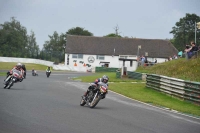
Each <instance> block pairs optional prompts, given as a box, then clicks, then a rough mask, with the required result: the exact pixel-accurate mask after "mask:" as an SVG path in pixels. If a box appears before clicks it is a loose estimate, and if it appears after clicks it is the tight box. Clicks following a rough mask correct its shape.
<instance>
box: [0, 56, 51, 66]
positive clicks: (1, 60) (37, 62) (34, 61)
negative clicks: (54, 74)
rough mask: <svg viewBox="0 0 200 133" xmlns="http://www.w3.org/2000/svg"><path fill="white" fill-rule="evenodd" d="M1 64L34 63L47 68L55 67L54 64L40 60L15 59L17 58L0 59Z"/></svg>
mask: <svg viewBox="0 0 200 133" xmlns="http://www.w3.org/2000/svg"><path fill="white" fill-rule="evenodd" d="M0 62H20V63H34V64H41V65H46V66H53V62H51V61H45V60H40V59H31V58H15V57H0Z"/></svg>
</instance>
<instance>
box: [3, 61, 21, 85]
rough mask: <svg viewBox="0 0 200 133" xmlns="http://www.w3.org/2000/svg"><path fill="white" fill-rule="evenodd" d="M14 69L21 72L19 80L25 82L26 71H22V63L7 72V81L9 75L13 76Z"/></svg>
mask: <svg viewBox="0 0 200 133" xmlns="http://www.w3.org/2000/svg"><path fill="white" fill-rule="evenodd" d="M14 69H15V70H18V71H20V75H19V79H18V80H19V81H20V82H21V81H22V80H23V78H24V76H23V75H24V70H23V69H22V64H21V63H17V65H16V66H14V67H13V68H12V69H11V70H10V71H8V72H7V77H6V79H7V78H8V76H9V75H12V71H13V70H14ZM6 79H5V80H6Z"/></svg>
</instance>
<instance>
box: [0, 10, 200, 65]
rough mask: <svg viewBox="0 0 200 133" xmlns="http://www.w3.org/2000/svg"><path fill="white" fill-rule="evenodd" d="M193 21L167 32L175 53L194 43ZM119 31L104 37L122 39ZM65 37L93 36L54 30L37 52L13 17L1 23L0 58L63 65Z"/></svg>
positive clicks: (31, 36) (199, 33) (195, 18)
mask: <svg viewBox="0 0 200 133" xmlns="http://www.w3.org/2000/svg"><path fill="white" fill-rule="evenodd" d="M195 22H200V17H199V16H197V15H196V14H188V13H187V14H186V16H185V17H183V18H180V20H179V21H178V22H176V24H175V26H174V27H172V30H171V31H170V33H171V34H173V38H172V39H170V41H171V42H172V44H173V45H174V46H175V47H176V48H177V49H178V50H183V49H184V48H185V45H186V44H187V43H189V42H190V41H194V39H195V26H196V25H195ZM118 29H119V28H118V26H117V27H115V33H110V34H107V35H105V36H104V37H122V36H121V35H120V33H119V32H118ZM67 34H70V35H84V36H93V33H91V32H90V31H88V30H85V29H84V28H81V27H75V28H71V29H69V30H68V31H67V32H66V33H61V34H60V35H59V34H58V33H57V32H56V31H54V33H53V35H48V37H49V39H48V40H46V41H45V42H44V44H43V48H42V49H41V50H40V49H39V45H37V42H36V37H35V33H34V31H30V34H28V33H27V29H26V27H24V26H22V25H21V24H20V22H19V21H17V20H16V19H15V18H14V17H12V18H11V20H10V21H9V22H8V21H6V22H4V23H3V24H0V56H4V57H22V58H36V59H42V60H49V61H54V62H57V63H59V62H63V61H64V49H65V45H64V44H66V35H67ZM124 38H128V37H127V36H125V37H124ZM196 42H197V44H200V30H196Z"/></svg>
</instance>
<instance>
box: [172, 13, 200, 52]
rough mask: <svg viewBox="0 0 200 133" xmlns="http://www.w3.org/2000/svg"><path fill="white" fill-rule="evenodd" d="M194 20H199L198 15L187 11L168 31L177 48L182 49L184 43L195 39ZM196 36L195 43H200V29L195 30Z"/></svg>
mask: <svg viewBox="0 0 200 133" xmlns="http://www.w3.org/2000/svg"><path fill="white" fill-rule="evenodd" d="M195 22H200V17H199V16H197V15H196V14H188V13H187V14H186V16H185V17H183V18H180V20H179V22H176V24H175V26H174V27H172V31H170V33H171V34H173V36H174V40H173V44H174V46H175V47H176V48H177V49H178V50H184V49H185V45H186V44H189V43H190V41H195ZM196 38H197V44H200V30H197V32H196Z"/></svg>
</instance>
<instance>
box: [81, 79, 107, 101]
mask: <svg viewBox="0 0 200 133" xmlns="http://www.w3.org/2000/svg"><path fill="white" fill-rule="evenodd" d="M108 80H109V78H108V76H106V75H103V77H102V78H98V79H96V80H95V82H94V84H92V85H91V86H89V87H88V89H87V91H86V92H85V94H84V95H83V96H84V98H85V97H86V96H87V94H88V92H89V91H90V89H95V88H96V87H97V85H98V83H99V82H104V83H105V84H107V86H108ZM105 97H106V95H104V97H102V99H104V98H105Z"/></svg>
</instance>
